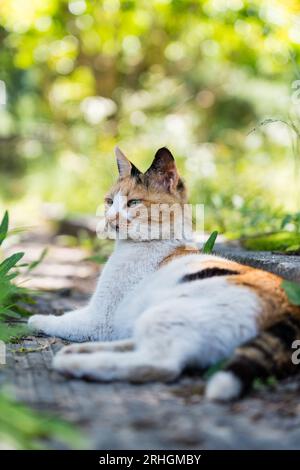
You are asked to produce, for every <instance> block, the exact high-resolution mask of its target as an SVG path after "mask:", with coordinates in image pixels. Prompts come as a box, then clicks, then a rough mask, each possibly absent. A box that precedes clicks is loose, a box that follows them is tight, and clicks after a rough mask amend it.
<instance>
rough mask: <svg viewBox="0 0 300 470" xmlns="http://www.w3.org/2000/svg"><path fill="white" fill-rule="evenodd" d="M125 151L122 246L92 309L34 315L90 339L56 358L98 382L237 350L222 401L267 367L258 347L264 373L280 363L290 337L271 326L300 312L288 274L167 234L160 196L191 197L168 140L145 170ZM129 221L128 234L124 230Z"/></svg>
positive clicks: (112, 214)
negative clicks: (157, 207)
mask: <svg viewBox="0 0 300 470" xmlns="http://www.w3.org/2000/svg"><path fill="white" fill-rule="evenodd" d="M116 158H117V164H118V169H119V179H118V181H117V182H116V184H115V185H114V186H113V187H112V188H111V190H110V192H109V193H108V195H107V197H106V198H105V205H106V208H105V221H106V229H107V230H108V229H110V231H111V232H110V233H113V234H114V236H113V237H112V238H116V243H115V250H114V252H113V254H112V255H111V257H110V259H109V260H108V262H107V264H106V265H105V267H104V269H103V272H102V274H101V277H100V278H99V281H98V285H97V288H96V291H95V293H94V294H93V296H92V297H91V299H90V302H89V304H88V305H87V306H86V307H85V308H82V309H79V310H76V311H74V312H68V313H66V314H64V315H62V316H54V315H50V316H46V315H34V316H32V317H31V318H30V320H29V324H30V326H31V327H32V328H34V329H36V330H39V331H42V332H44V333H46V334H48V335H51V336H58V337H61V338H65V339H67V340H70V341H76V342H84V343H82V344H75V345H74V344H73V345H70V346H67V347H64V348H63V349H62V350H61V351H59V353H58V354H57V355H56V356H55V358H54V362H53V367H54V368H55V369H56V370H57V371H60V372H62V373H65V374H68V375H70V376H73V377H79V378H88V379H91V380H98V381H111V380H127V381H132V382H146V381H150V380H159V381H171V380H174V379H175V378H177V377H178V376H179V375H180V374H181V372H182V371H183V370H184V369H185V368H186V367H190V366H193V367H199V368H204V367H208V366H210V365H212V364H214V363H216V362H217V361H220V360H223V359H225V358H228V357H230V356H231V355H232V354H235V355H233V359H232V362H231V363H229V364H228V366H227V368H226V369H225V370H224V371H220V372H218V373H217V374H215V376H213V377H212V379H211V380H210V382H209V383H208V386H207V391H206V395H207V397H208V398H210V399H216V400H229V399H232V398H235V397H237V396H239V395H240V394H241V393H242V392H244V391H245V389H246V387H247V386H248V385H249V381H250V382H251V381H252V380H253V379H254V378H255V375H256V373H257V374H260V373H261V372H262V369H261V368H259V364H258V363H259V361H258V359H257V356H256V354H257V353H255V352H253V351H255V350H256V349H258V351H261V349H262V347H264V348H266V351H264V352H261V354H262V355H263V361H262V362H264V370H263V372H264V373H268V372H269V369H268V366H266V363H267V362H268V361H269V362H272V361H273V363H274V362H275V363H276V364H275V368H276V367H277V358H279V356H280V354H279V351H280V350H281V348H282V346H281V344H282V341H281V339H282V338H281V336H280V335H278V336H277V337H276V338H275V340H274V341H273V342H272V341H271V340H270V342H269V341H267V340H268V335H269V336H270V335H271V336H272V333H274V331H275V330H274V331H273V332H272V330H268V328H272V325H275V323H276V322H279V327H278V328H279V330H280V329H281V328H283V329H284V325H282V324H281V323H280V322H283V323H285V322H287V321H289V322H290V321H291V320H290V318H291V317H293V318H296V319H297V318H298V319H299V318H300V308H299V307H295V306H293V305H291V304H290V303H289V301H288V299H287V297H286V295H285V292H284V291H283V289H282V288H281V282H282V279H281V278H280V277H278V276H276V275H274V274H270V273H268V272H264V271H261V270H258V269H254V268H251V267H248V266H244V265H241V264H239V263H236V262H234V261H230V260H227V259H224V258H221V257H218V256H214V255H206V254H201V252H200V251H199V250H198V249H197V247H196V246H195V245H194V244H193V243H192V242H191V241H190V240H188V239H183V238H182V237H181V238H180V237H178V236H177V235H176V234H175V232H176V231H174V230H172V231H171V232H170V237H169V239H166V238H164V237H162V236H160V234H161V229H162V218H161V216H160V215H159V216H158V215H157V214H156V215H153V213H152V211H151V210H150V208H151V207H152V205H153V204H163V205H164V207H170V206H172V205H174V204H176V206H177V207H178V206H179V207H180V208H182V210H183V207H184V205H185V203H186V201H187V195H186V189H185V185H184V183H183V181H182V179H181V178H180V176H179V174H178V171H177V168H176V164H175V161H174V158H173V156H172V154H171V152H170V151H169V150H168V149H167V148H162V149H160V150H158V151H157V153H156V155H155V157H154V160H153V162H152V164H151V166H150V168H149V169H148V170H147V171H146V172H145V173H141V172H140V171H139V170H138V169H137V168H136V167H135V166H134V165H133V164H132V163H131V162H130V161H129V160H128V159H127V157H126V156H125V155H124V154H123V153H122V152H121V151H120V150H119V149H118V148H117V149H116ZM142 207H143V210H142ZM145 207H146V211H145V210H144V208H145ZM180 215H182V214H178V211H177V214H176V213H175V212H174V214H173V216H172V218H173V220H172V222H173V225H174V227H175V228H176V227H177V226H178V225H180V224H181V223H182V217H180ZM149 222H150V225H151V232H150V234H149ZM124 226H125V227H126V228H127V229H128V233H129V234H130V236H129V239H122V237H120V236H118V234H119V233H120V229H121V227H123V228H124ZM297 321H299V320H297ZM295 322H296V320H295ZM274 328H275V327H274ZM265 330H266V332H264V331H265ZM279 330H278V331H279ZM270 331H271V333H270ZM261 332H262V333H261ZM298 332H299V330H298ZM260 333H261V335H260V336H259V337H258V339H255V340H254V338H255V337H257V336H258V335H259V334H260ZM251 340H254V342H253V343H252V344H251V343H250V344H249V343H248V344H247V346H245V347H244V349H243V347H242V348H241V349H239V350H237V351H239V352H235V351H236V348H237V347H239V346H241V345H243V344H244V343H246V342H247V341H248V342H249V341H251ZM90 341H91V342H90ZM289 341H291V338H289ZM268 344H270V345H271V347H270V348H269V346H268ZM285 346H286V351H288V353H286V351H285V353H286V357H287V356H288V355H290V358H289V359H288V358H287V359H286V361H283V362H282V363H283V364H286V363H289V361H291V355H292V352H293V351H292V350H290V351H289V348H291V344H289V342H288V341H287V342H286V344H285ZM268 348H269V349H268ZM250 350H251V351H252V353H251V354H250V353H249V351H250ZM267 350H268V352H267ZM251 358H252V359H251ZM251 361H252V362H251ZM255 361H256V367H254V366H253V364H254V362H255ZM278 361H279V362H278V364H279V363H280V358H279V359H278ZM250 363H251V364H252V365H251V364H250ZM248 366H249V367H248ZM247 367H248V369H249V371H250V370H251V371H252V376H251V373H250V372H249V374H248V375H247V373H246V372H247ZM271 368H272V367H271ZM271 368H270V370H271ZM287 368H288V367H287ZM245 371H246V372H245Z"/></svg>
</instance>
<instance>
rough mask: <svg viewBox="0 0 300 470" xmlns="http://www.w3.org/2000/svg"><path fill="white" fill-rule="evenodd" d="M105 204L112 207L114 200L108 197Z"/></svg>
mask: <svg viewBox="0 0 300 470" xmlns="http://www.w3.org/2000/svg"><path fill="white" fill-rule="evenodd" d="M105 204H107V205H108V206H112V204H113V200H112V199H111V198H110V197H107V198H105Z"/></svg>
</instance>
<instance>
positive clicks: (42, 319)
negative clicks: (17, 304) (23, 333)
mask: <svg viewBox="0 0 300 470" xmlns="http://www.w3.org/2000/svg"><path fill="white" fill-rule="evenodd" d="M53 320H54V321H55V316H54V315H33V316H32V317H30V318H29V320H28V326H29V327H30V328H31V329H32V330H35V331H40V332H43V333H46V334H47V333H48V329H49V327H51V326H52V325H53Z"/></svg>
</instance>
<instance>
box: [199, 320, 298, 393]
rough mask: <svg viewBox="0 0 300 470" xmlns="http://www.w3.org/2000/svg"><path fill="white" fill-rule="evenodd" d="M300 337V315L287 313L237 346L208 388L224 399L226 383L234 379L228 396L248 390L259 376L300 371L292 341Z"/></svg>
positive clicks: (267, 376) (277, 376)
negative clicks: (293, 355)
mask: <svg viewBox="0 0 300 470" xmlns="http://www.w3.org/2000/svg"><path fill="white" fill-rule="evenodd" d="M299 339H300V315H290V314H287V315H286V316H285V317H284V318H283V319H282V320H281V321H278V322H276V323H275V324H274V325H272V326H270V327H269V328H267V329H266V330H265V331H263V332H262V333H260V335H258V336H257V337H256V338H255V339H253V340H251V341H248V342H247V343H246V344H244V345H243V346H241V347H239V348H237V349H236V350H235V352H234V355H233V357H232V358H231V359H230V361H229V362H228V363H227V365H226V366H225V367H224V370H223V371H222V372H221V373H220V374H216V375H215V376H214V377H213V378H212V380H211V383H210V384H209V386H208V389H207V394H208V396H209V398H213V399H221V400H222V399H223V397H224V390H222V388H224V384H225V383H226V384H227V386H228V384H229V383H231V391H232V393H231V395H230V396H229V395H228V396H226V397H225V398H226V399H227V400H228V399H233V398H238V397H240V396H243V395H244V394H246V393H247V392H248V391H249V390H250V389H251V387H252V385H253V382H254V381H255V380H256V379H258V378H259V379H263V380H264V379H267V378H269V377H275V378H277V379H282V378H285V377H288V376H289V375H293V374H296V373H297V372H300V365H299V364H297V363H294V362H293V361H292V354H293V352H294V350H293V349H292V345H293V343H294V341H295V340H299ZM225 374H227V381H226V375H225ZM219 379H220V380H219ZM225 381H226V382H225ZM219 383H220V386H219ZM237 385H238V386H237ZM218 389H219V390H218ZM212 395H213V396H212Z"/></svg>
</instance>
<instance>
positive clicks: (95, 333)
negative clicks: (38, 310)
mask: <svg viewBox="0 0 300 470" xmlns="http://www.w3.org/2000/svg"><path fill="white" fill-rule="evenodd" d="M95 320H96V319H95V316H94V315H91V313H90V311H89V310H88V308H87V307H85V308H82V309H79V310H74V311H72V312H68V313H65V314H64V315H61V316H56V315H33V316H32V317H30V318H29V321H28V325H29V327H30V328H32V329H34V330H36V331H40V332H42V333H45V334H46V335H49V336H58V337H59V338H64V339H67V340H69V341H79V342H81V341H88V340H90V341H91V340H99V326H98V327H97V323H96V321H95Z"/></svg>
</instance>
